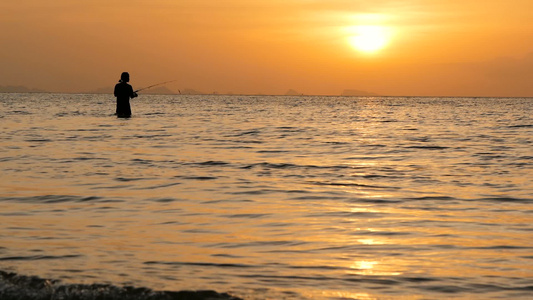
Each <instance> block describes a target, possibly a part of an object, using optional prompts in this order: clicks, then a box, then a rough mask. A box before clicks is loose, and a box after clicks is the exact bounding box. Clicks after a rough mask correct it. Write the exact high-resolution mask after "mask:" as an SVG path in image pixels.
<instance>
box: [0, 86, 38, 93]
mask: <svg viewBox="0 0 533 300" xmlns="http://www.w3.org/2000/svg"><path fill="white" fill-rule="evenodd" d="M0 93H46V91H44V90H40V89H32V88H28V87H25V86H22V85H17V86H13V85H8V86H2V85H0Z"/></svg>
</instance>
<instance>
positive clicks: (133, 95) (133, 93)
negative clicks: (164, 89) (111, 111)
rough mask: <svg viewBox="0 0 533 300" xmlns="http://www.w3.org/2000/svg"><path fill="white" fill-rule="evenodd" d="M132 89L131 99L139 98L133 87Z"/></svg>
mask: <svg viewBox="0 0 533 300" xmlns="http://www.w3.org/2000/svg"><path fill="white" fill-rule="evenodd" d="M130 89H131V93H130V95H131V96H130V97H131V98H135V97H137V96H139V95H137V93H135V92H134V91H133V87H132V86H131V85H130Z"/></svg>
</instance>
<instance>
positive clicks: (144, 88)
mask: <svg viewBox="0 0 533 300" xmlns="http://www.w3.org/2000/svg"><path fill="white" fill-rule="evenodd" d="M174 81H177V80H170V81H165V82H160V83H156V84H152V85H149V86H147V87H143V88H141V89H138V90H136V91H134V93H137V92H139V91H143V90H147V89H149V88H153V87H154V86H158V85H163V84H166V83H170V82H174Z"/></svg>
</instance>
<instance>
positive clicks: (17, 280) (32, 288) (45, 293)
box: [0, 271, 242, 300]
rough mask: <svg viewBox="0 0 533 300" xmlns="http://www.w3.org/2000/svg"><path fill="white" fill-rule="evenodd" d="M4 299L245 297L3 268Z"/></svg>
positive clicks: (205, 299) (202, 299)
mask: <svg viewBox="0 0 533 300" xmlns="http://www.w3.org/2000/svg"><path fill="white" fill-rule="evenodd" d="M0 299H2V300H20V299H24V300H45V299H46V300H50V299H63V300H94V299H102V300H106V299H109V300H111V299H113V300H114V299H121V300H141V299H142V300H208V299H209V300H242V299H240V298H237V297H235V296H232V295H230V294H227V293H217V292H215V291H210V290H204V291H177V292H173V291H153V290H151V289H149V288H144V287H131V286H126V287H118V286H114V285H110V284H90V285H88V284H61V282H60V281H59V280H50V279H42V278H39V277H36V276H24V275H18V274H15V273H8V272H4V271H0Z"/></svg>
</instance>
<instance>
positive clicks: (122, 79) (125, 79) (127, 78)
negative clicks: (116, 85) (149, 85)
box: [120, 72, 130, 82]
mask: <svg viewBox="0 0 533 300" xmlns="http://www.w3.org/2000/svg"><path fill="white" fill-rule="evenodd" d="M128 81H130V74H129V73H128V72H122V74H120V82H128Z"/></svg>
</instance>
